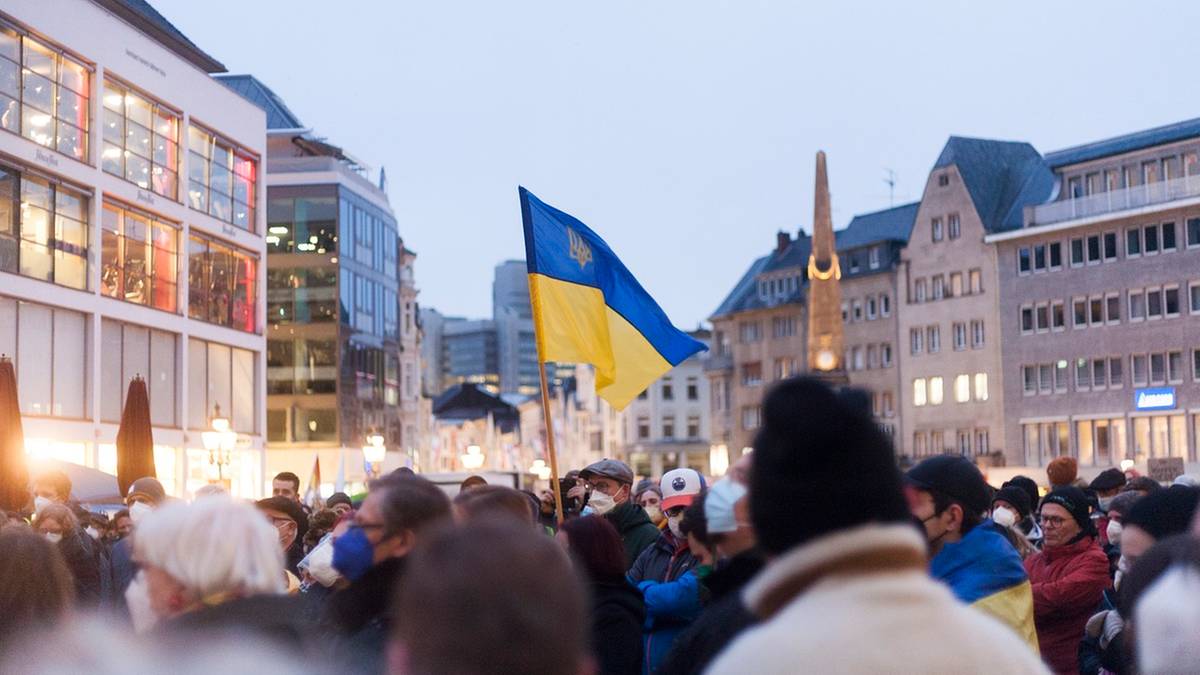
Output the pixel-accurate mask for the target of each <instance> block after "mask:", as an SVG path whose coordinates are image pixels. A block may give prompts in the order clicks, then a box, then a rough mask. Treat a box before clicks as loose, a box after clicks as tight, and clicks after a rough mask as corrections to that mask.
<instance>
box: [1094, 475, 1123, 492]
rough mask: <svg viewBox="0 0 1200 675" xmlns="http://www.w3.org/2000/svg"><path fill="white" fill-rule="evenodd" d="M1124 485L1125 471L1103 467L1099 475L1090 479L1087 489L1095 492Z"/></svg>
mask: <svg viewBox="0 0 1200 675" xmlns="http://www.w3.org/2000/svg"><path fill="white" fill-rule="evenodd" d="M1124 485H1125V472H1124V471H1121V470H1120V469H1105V470H1104V471H1101V472H1100V475H1099V476H1096V477H1095V478H1093V479H1092V482H1091V483H1089V484H1088V489H1089V490H1096V491H1097V492H1100V491H1104V490H1115V489H1117V488H1119V487H1123V486H1124Z"/></svg>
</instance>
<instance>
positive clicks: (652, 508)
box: [642, 504, 663, 525]
mask: <svg viewBox="0 0 1200 675" xmlns="http://www.w3.org/2000/svg"><path fill="white" fill-rule="evenodd" d="M642 509H643V510H645V512H646V515H647V516H650V522H652V523H654V524H655V525H657V524H658V523H660V522H662V518H663V512H662V508H660V507H659V506H658V504H647V505H646V506H643V507H642Z"/></svg>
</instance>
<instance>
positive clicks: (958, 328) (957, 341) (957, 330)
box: [953, 323, 967, 352]
mask: <svg viewBox="0 0 1200 675" xmlns="http://www.w3.org/2000/svg"><path fill="white" fill-rule="evenodd" d="M953 330H954V351H956V352H957V351H961V350H963V349H966V348H967V324H965V323H955V324H953Z"/></svg>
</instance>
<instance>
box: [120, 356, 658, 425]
mask: <svg viewBox="0 0 1200 675" xmlns="http://www.w3.org/2000/svg"><path fill="white" fill-rule="evenodd" d="M337 380H338V343H337V340H317V339H305V338H297V339H286V340H267V393H268V394H336V393H337ZM643 393H644V392H643ZM118 416H119V413H118Z"/></svg>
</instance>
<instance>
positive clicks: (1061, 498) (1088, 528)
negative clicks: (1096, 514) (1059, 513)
mask: <svg viewBox="0 0 1200 675" xmlns="http://www.w3.org/2000/svg"><path fill="white" fill-rule="evenodd" d="M1047 504H1058V505H1059V506H1061V507H1063V508H1064V509H1066V510H1067V511H1069V512H1070V514H1071V518H1073V519H1075V522H1076V523H1077V524H1078V525H1079V529H1081V530H1083V531H1084V532H1088V533H1091V532H1092V531H1093V530H1094V528H1093V527H1092V507H1091V502H1089V501H1088V496H1087V495H1086V494H1084V492H1083V490H1080V489H1079V488H1077V487H1075V486H1074V485H1063V486H1062V487H1056V488H1054V491H1053V492H1051V493H1050V494H1048V495H1046V497H1045V498H1044V499H1042V507H1043V508H1045V506H1046V505H1047Z"/></svg>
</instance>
